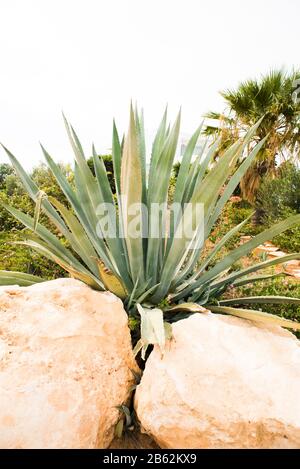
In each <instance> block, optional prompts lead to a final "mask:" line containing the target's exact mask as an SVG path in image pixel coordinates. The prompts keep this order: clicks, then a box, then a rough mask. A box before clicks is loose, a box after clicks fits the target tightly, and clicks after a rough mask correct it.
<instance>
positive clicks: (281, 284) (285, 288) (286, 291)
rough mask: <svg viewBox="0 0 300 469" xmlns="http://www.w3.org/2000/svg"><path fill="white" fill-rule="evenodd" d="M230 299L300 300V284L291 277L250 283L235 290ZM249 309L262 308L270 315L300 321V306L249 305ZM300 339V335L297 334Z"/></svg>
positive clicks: (231, 292) (228, 295) (232, 291)
mask: <svg viewBox="0 0 300 469" xmlns="http://www.w3.org/2000/svg"><path fill="white" fill-rule="evenodd" d="M225 296H226V297H227V298H228V297H231V298H233V297H244V296H262V297H263V296H287V297H294V298H300V282H299V280H297V279H293V278H291V277H288V276H287V277H285V278H282V277H278V278H275V279H274V278H273V279H272V281H271V282H270V280H264V281H261V282H256V283H252V284H251V283H249V284H248V285H245V286H243V287H239V288H236V289H233V290H231V291H230V292H229V294H227V295H225ZM249 308H250V309H251V308H254V309H257V308H261V309H263V311H266V312H267V313H269V314H275V315H278V316H281V317H283V318H286V319H289V320H295V321H300V306H299V305H295V304H262V303H261V304H259V303H258V304H255V305H249ZM297 335H298V337H299V338H300V333H299V332H297Z"/></svg>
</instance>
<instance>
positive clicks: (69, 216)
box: [49, 197, 98, 275]
mask: <svg viewBox="0 0 300 469" xmlns="http://www.w3.org/2000/svg"><path fill="white" fill-rule="evenodd" d="M49 201H50V202H51V203H52V205H54V207H55V208H56V209H57V210H59V212H60V213H61V215H62V216H63V218H64V220H65V222H66V224H67V225H68V227H69V229H70V230H71V233H72V238H71V240H72V247H73V249H74V250H75V252H77V253H78V254H79V255H80V257H81V258H82V260H83V261H84V262H85V264H86V265H87V266H88V267H89V268H90V269H91V270H92V272H93V273H94V275H97V274H98V267H97V262H96V261H95V258H96V257H97V253H96V251H95V249H94V248H93V245H92V243H91V242H90V240H89V238H88V236H87V234H86V232H85V231H84V229H83V227H82V225H81V223H79V221H78V220H77V218H76V217H75V215H73V213H72V212H71V211H70V210H68V209H67V208H66V207H65V206H64V205H63V204H61V203H60V202H59V201H58V200H56V199H55V198H54V197H49Z"/></svg>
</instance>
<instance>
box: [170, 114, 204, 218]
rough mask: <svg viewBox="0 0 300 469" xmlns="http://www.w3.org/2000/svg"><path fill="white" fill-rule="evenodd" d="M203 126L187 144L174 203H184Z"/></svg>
mask: <svg viewBox="0 0 300 469" xmlns="http://www.w3.org/2000/svg"><path fill="white" fill-rule="evenodd" d="M202 126H203V122H202V123H201V124H200V126H199V127H198V128H197V129H196V131H195V132H194V134H193V135H192V137H191V138H190V140H189V142H188V144H187V147H186V149H185V152H184V154H183V157H182V161H181V164H180V169H179V172H178V176H177V181H176V186H175V193H174V203H181V202H182V198H183V194H184V190H185V188H186V179H187V177H188V173H189V170H190V164H191V160H192V156H193V154H194V150H195V147H196V145H197V141H198V139H199V135H200V132H201V130H202ZM175 226H176V225H175Z"/></svg>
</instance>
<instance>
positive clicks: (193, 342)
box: [135, 313, 300, 448]
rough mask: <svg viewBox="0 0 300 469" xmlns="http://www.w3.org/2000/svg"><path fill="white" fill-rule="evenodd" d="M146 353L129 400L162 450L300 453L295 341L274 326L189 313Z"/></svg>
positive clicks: (299, 367)
mask: <svg viewBox="0 0 300 469" xmlns="http://www.w3.org/2000/svg"><path fill="white" fill-rule="evenodd" d="M173 334H174V337H173V339H172V340H171V341H170V342H169V343H168V344H167V346H166V350H165V353H164V356H163V357H162V356H161V354H160V352H159V350H158V349H157V348H155V349H154V351H153V352H152V353H151V355H150V357H149V359H148V361H147V364H146V369H145V372H144V374H143V377H142V380H141V384H140V385H139V386H138V388H137V392H136V396H135V409H136V412H137V415H138V418H139V420H140V422H141V425H142V427H143V428H144V431H146V432H147V433H149V434H150V435H152V436H153V437H154V439H155V440H156V441H157V443H158V444H159V445H160V446H161V447H162V448H300V404H299V396H300V342H299V341H298V340H297V339H296V337H295V336H293V335H292V334H291V333H290V332H288V331H286V330H284V329H282V328H280V327H273V326H272V327H269V326H261V325H258V324H255V323H252V322H250V321H246V320H242V319H239V318H234V317H230V316H222V315H215V314H212V313H209V314H206V315H205V314H201V315H200V314H197V315H196V314H195V315H193V316H191V317H190V318H189V319H185V320H182V321H179V322H177V323H175V324H174V325H173Z"/></svg>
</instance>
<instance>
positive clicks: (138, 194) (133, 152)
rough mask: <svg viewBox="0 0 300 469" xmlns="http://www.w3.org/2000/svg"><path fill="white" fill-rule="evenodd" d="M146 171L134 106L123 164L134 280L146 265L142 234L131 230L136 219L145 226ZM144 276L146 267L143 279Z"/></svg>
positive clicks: (127, 239)
mask: <svg viewBox="0 0 300 469" xmlns="http://www.w3.org/2000/svg"><path fill="white" fill-rule="evenodd" d="M142 190H143V189H142V172H141V162H140V156H139V147H138V139H137V132H136V123H135V119H134V114H133V109H132V106H131V109H130V124H129V130H128V134H127V137H126V139H125V142H124V149H123V156H122V166H121V195H122V206H121V209H122V217H123V229H124V234H125V242H126V246H127V252H128V259H129V265H130V270H131V279H132V281H133V283H135V282H136V280H137V278H139V277H140V271H141V266H143V265H144V253H143V243H142V236H141V233H140V236H137V237H134V236H132V233H131V232H130V226H131V225H132V223H135V225H136V226H138V225H139V226H140V229H141V230H142V213H141V202H142ZM134 207H135V208H137V213H135V214H134V215H132V214H131V213H130V209H132V208H134ZM143 279H144V269H142V274H141V278H140V280H141V281H143Z"/></svg>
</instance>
